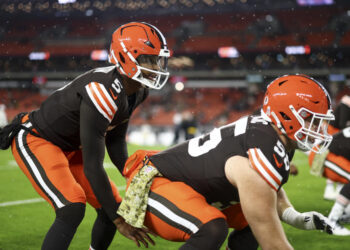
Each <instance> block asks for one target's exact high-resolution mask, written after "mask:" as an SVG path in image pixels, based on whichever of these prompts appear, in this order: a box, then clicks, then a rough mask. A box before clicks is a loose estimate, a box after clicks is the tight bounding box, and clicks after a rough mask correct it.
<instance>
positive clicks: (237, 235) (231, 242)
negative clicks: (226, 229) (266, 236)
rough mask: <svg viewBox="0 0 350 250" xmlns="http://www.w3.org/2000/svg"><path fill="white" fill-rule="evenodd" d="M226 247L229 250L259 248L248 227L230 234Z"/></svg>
mask: <svg viewBox="0 0 350 250" xmlns="http://www.w3.org/2000/svg"><path fill="white" fill-rule="evenodd" d="M227 245H228V249H229V250H257V249H258V247H259V244H258V242H257V240H256V239H255V236H254V235H253V232H252V230H251V229H250V227H249V226H247V227H245V228H244V229H242V230H234V231H233V232H232V233H230V235H229V237H228V242H227Z"/></svg>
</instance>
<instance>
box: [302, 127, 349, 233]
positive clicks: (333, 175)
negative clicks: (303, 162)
mask: <svg viewBox="0 0 350 250" xmlns="http://www.w3.org/2000/svg"><path fill="white" fill-rule="evenodd" d="M309 164H310V166H311V173H312V174H314V175H316V176H324V177H326V178H327V179H329V180H331V181H333V182H336V183H342V184H343V185H344V186H343V187H342V188H341V189H340V192H339V194H337V195H336V201H335V203H334V205H333V207H332V210H331V212H330V213H329V215H328V218H329V219H330V221H331V223H332V226H333V228H334V229H333V234H335V235H341V236H348V235H350V230H349V229H347V228H345V227H343V226H341V225H340V223H339V222H346V223H349V221H350V220H349V219H350V213H349V211H346V207H347V206H348V205H349V204H350V127H348V128H345V129H343V130H341V131H340V132H338V133H336V134H335V135H333V140H332V143H331V144H330V146H329V148H328V150H326V151H325V152H324V153H322V154H319V155H316V154H315V153H314V152H311V153H310V155H309Z"/></svg>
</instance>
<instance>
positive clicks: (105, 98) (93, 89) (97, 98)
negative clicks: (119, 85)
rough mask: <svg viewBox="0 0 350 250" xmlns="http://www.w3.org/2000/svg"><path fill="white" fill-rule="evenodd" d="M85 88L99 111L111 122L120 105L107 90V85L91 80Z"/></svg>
mask: <svg viewBox="0 0 350 250" xmlns="http://www.w3.org/2000/svg"><path fill="white" fill-rule="evenodd" d="M85 89H86V92H87V93H88V96H89V97H90V100H91V101H92V103H93V104H94V105H95V107H96V109H97V110H98V112H100V113H101V114H102V115H103V116H104V117H105V118H106V119H107V120H108V121H109V122H111V121H112V120H113V117H114V114H115V113H116V112H117V110H118V107H117V105H116V104H115V102H114V101H113V99H112V98H111V96H110V95H109V93H108V92H107V90H106V88H105V86H103V85H102V84H101V83H98V82H90V83H89V84H88V85H86V86H85Z"/></svg>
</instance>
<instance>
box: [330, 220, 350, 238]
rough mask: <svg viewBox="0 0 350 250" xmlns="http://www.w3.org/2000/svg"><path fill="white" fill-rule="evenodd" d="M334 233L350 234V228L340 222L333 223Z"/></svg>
mask: <svg viewBox="0 0 350 250" xmlns="http://www.w3.org/2000/svg"><path fill="white" fill-rule="evenodd" d="M332 227H333V234H334V235H338V236H350V230H349V229H347V228H345V227H343V226H342V225H340V224H339V223H338V222H333V223H332Z"/></svg>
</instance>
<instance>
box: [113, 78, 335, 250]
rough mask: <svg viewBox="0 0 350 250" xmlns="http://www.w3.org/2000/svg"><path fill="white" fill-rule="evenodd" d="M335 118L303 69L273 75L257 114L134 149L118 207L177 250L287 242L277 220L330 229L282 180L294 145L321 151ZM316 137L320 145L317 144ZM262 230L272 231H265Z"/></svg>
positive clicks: (279, 246) (282, 246)
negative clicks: (300, 205) (299, 206)
mask: <svg viewBox="0 0 350 250" xmlns="http://www.w3.org/2000/svg"><path fill="white" fill-rule="evenodd" d="M332 119H334V115H333V113H332V109H331V101H330V98H329V95H328V93H327V91H326V90H325V89H324V87H323V86H322V85H321V84H320V83H318V82H317V81H316V80H314V79H312V78H310V77H308V76H305V75H287V76H282V77H279V78H277V79H275V80H274V81H272V82H271V83H270V84H269V85H268V87H267V91H266V94H265V97H264V102H263V107H262V110H261V115H257V116H253V115H252V116H246V117H243V118H241V119H239V120H237V121H236V122H233V123H231V124H228V125H225V126H223V127H220V128H215V129H214V130H213V131H212V132H210V133H208V134H205V135H203V136H200V137H195V138H193V139H190V140H189V141H186V142H184V143H182V144H178V145H176V146H173V147H171V148H169V149H167V150H165V151H162V152H158V153H156V152H148V151H142V150H141V151H137V152H136V153H135V154H133V155H132V156H130V157H129V159H128V161H127V162H126V165H125V168H124V172H123V174H124V175H125V177H126V178H127V183H128V185H127V186H128V188H127V191H126V195H125V198H124V200H123V202H122V203H121V205H120V207H119V209H118V214H120V215H121V216H123V218H124V219H125V220H126V221H127V222H128V223H130V224H131V225H134V226H135V227H142V226H143V225H145V226H146V227H147V228H149V229H150V230H151V231H152V232H154V233H156V234H157V235H159V236H161V237H162V238H164V239H167V240H171V241H185V243H184V244H183V245H182V246H181V248H180V249H201V250H203V249H208V250H209V249H210V250H213V249H219V248H220V246H221V245H222V244H223V242H224V240H225V239H226V235H227V232H228V228H229V227H232V228H235V229H237V230H235V231H233V233H232V234H231V235H230V236H229V240H228V248H229V249H231V250H232V249H257V247H258V245H260V246H261V248H262V249H292V246H291V245H290V243H289V242H288V240H287V238H286V235H285V233H284V231H283V228H282V225H281V222H280V219H281V220H282V221H284V222H286V223H288V224H290V225H292V226H294V227H296V228H300V229H305V230H316V229H320V230H323V231H325V232H328V233H332V227H331V226H330V224H329V221H328V219H327V218H326V217H325V216H323V215H322V214H320V213H318V212H304V213H300V212H298V211H296V210H295V209H294V208H293V206H292V205H291V203H290V202H289V200H288V198H287V196H286V193H285V192H284V190H283V188H282V185H283V184H284V183H286V182H287V180H288V176H289V167H290V161H291V159H292V157H293V154H294V150H295V149H297V148H298V149H302V150H313V151H315V152H316V153H320V152H323V151H325V150H326V149H327V147H328V146H329V144H330V142H331V140H332V137H331V136H330V135H328V134H327V126H328V123H329V121H331V120H332ZM318 142H320V144H317V143H318ZM266 232H268V234H269V235H273V237H266Z"/></svg>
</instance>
